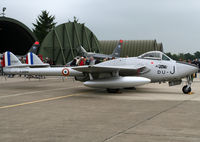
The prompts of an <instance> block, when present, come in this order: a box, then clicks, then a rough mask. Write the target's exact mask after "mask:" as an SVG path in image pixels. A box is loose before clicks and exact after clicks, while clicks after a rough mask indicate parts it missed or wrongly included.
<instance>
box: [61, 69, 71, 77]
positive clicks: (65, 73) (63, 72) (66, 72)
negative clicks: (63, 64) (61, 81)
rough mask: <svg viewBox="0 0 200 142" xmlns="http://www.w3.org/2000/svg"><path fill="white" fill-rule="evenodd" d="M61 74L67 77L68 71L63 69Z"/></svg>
mask: <svg viewBox="0 0 200 142" xmlns="http://www.w3.org/2000/svg"><path fill="white" fill-rule="evenodd" d="M62 74H63V75H64V76H68V75H69V69H67V68H65V69H63V70H62Z"/></svg>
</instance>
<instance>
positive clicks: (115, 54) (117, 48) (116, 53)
mask: <svg viewBox="0 0 200 142" xmlns="http://www.w3.org/2000/svg"><path fill="white" fill-rule="evenodd" d="M122 44H123V40H120V41H119V43H118V44H117V47H116V48H115V49H114V50H113V53H112V54H111V56H112V57H120V53H121V48H122Z"/></svg>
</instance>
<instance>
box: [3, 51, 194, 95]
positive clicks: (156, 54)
mask: <svg viewBox="0 0 200 142" xmlns="http://www.w3.org/2000/svg"><path fill="white" fill-rule="evenodd" d="M8 53H9V54H8ZM13 56H14V55H13V54H11V53H10V52H6V53H5V54H4V60H5V61H4V62H5V67H4V73H6V74H27V75H52V76H55V75H57V76H62V75H63V76H68V75H71V76H74V77H75V79H76V80H78V81H82V82H84V85H86V86H89V87H94V88H104V89H107V91H108V92H118V90H119V89H123V88H131V87H135V86H138V85H144V84H147V83H150V82H152V83H153V82H160V83H161V82H166V81H168V82H169V85H170V86H173V85H178V84H181V82H182V78H185V77H186V78H187V85H185V86H184V87H183V89H182V91H183V92H184V93H185V94H187V93H190V92H191V84H192V78H191V75H192V74H193V73H195V72H197V71H198V68H197V67H196V66H194V65H191V64H187V63H181V62H177V61H174V60H172V59H170V58H169V57H168V56H166V55H165V54H164V53H162V52H160V51H151V52H147V53H145V54H143V55H141V56H139V57H130V58H118V59H114V60H109V61H105V62H102V63H99V64H96V65H92V66H78V67H61V68H51V67H45V68H30V67H25V68H22V67H20V66H21V65H20V63H19V62H18V61H16V59H14V57H13ZM34 57H35V56H34Z"/></svg>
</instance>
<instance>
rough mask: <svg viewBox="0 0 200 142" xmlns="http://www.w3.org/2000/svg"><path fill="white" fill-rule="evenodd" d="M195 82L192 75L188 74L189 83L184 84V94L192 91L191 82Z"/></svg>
mask: <svg viewBox="0 0 200 142" xmlns="http://www.w3.org/2000/svg"><path fill="white" fill-rule="evenodd" d="M192 82H193V78H192V76H187V85H185V86H183V88H182V91H183V93H184V94H189V93H191V91H192V89H191V84H192Z"/></svg>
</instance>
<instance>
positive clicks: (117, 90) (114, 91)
mask: <svg viewBox="0 0 200 142" xmlns="http://www.w3.org/2000/svg"><path fill="white" fill-rule="evenodd" d="M107 92H108V93H118V92H119V89H109V88H107Z"/></svg>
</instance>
